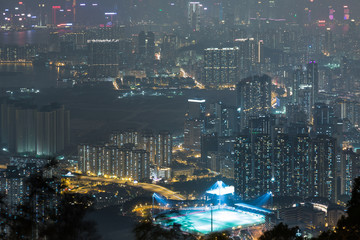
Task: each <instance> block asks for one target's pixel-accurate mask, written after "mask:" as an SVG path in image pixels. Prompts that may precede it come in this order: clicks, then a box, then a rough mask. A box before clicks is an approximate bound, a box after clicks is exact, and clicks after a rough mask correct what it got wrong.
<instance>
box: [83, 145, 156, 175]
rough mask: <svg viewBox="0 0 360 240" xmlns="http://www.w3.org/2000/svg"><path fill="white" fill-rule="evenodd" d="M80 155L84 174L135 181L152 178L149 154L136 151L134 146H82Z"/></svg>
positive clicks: (139, 150)
mask: <svg viewBox="0 0 360 240" xmlns="http://www.w3.org/2000/svg"><path fill="white" fill-rule="evenodd" d="M78 155H79V165H80V170H81V171H82V172H83V173H92V174H96V175H99V176H105V175H107V176H116V177H118V178H131V179H134V180H143V179H149V178H150V162H149V158H148V153H147V152H146V151H145V150H142V149H136V148H135V146H134V145H133V144H125V145H123V146H122V147H121V148H119V147H115V146H100V145H98V146H96V145H87V144H82V145H79V146H78Z"/></svg>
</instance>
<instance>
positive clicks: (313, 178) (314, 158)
mask: <svg viewBox="0 0 360 240" xmlns="http://www.w3.org/2000/svg"><path fill="white" fill-rule="evenodd" d="M335 149H336V139H334V138H332V137H329V136H325V135H321V136H320V135H319V136H317V137H316V138H314V139H312V140H311V150H310V186H311V187H310V195H311V196H313V197H323V198H327V199H328V200H331V201H333V202H334V201H336V187H337V186H336V151H335Z"/></svg>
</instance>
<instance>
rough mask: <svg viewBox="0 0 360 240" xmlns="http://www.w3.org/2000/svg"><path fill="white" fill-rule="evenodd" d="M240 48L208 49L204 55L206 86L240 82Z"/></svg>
mask: <svg viewBox="0 0 360 240" xmlns="http://www.w3.org/2000/svg"><path fill="white" fill-rule="evenodd" d="M238 54H239V48H237V47H235V48H207V49H205V53H204V84H206V85H209V86H219V85H222V84H234V83H235V82H236V81H237V80H238V76H239V68H238Z"/></svg>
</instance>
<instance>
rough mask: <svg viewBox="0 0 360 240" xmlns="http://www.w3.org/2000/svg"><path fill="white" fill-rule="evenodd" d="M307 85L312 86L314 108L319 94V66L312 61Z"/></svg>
mask: <svg viewBox="0 0 360 240" xmlns="http://www.w3.org/2000/svg"><path fill="white" fill-rule="evenodd" d="M306 69H307V72H306V75H307V84H308V85H311V86H312V90H311V105H312V106H313V105H314V104H315V103H316V102H317V100H318V94H319V70H318V64H317V63H316V62H315V61H310V62H309V63H308V64H307V68H306Z"/></svg>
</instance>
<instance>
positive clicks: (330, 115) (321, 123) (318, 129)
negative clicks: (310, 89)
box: [313, 103, 336, 136]
mask: <svg viewBox="0 0 360 240" xmlns="http://www.w3.org/2000/svg"><path fill="white" fill-rule="evenodd" d="M313 119H314V120H313V123H314V131H315V133H316V134H318V135H328V136H333V134H334V133H335V130H336V129H335V127H336V121H335V120H336V119H335V113H334V109H333V108H332V107H330V106H328V105H326V104H325V103H316V104H315V106H314V107H313Z"/></svg>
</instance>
